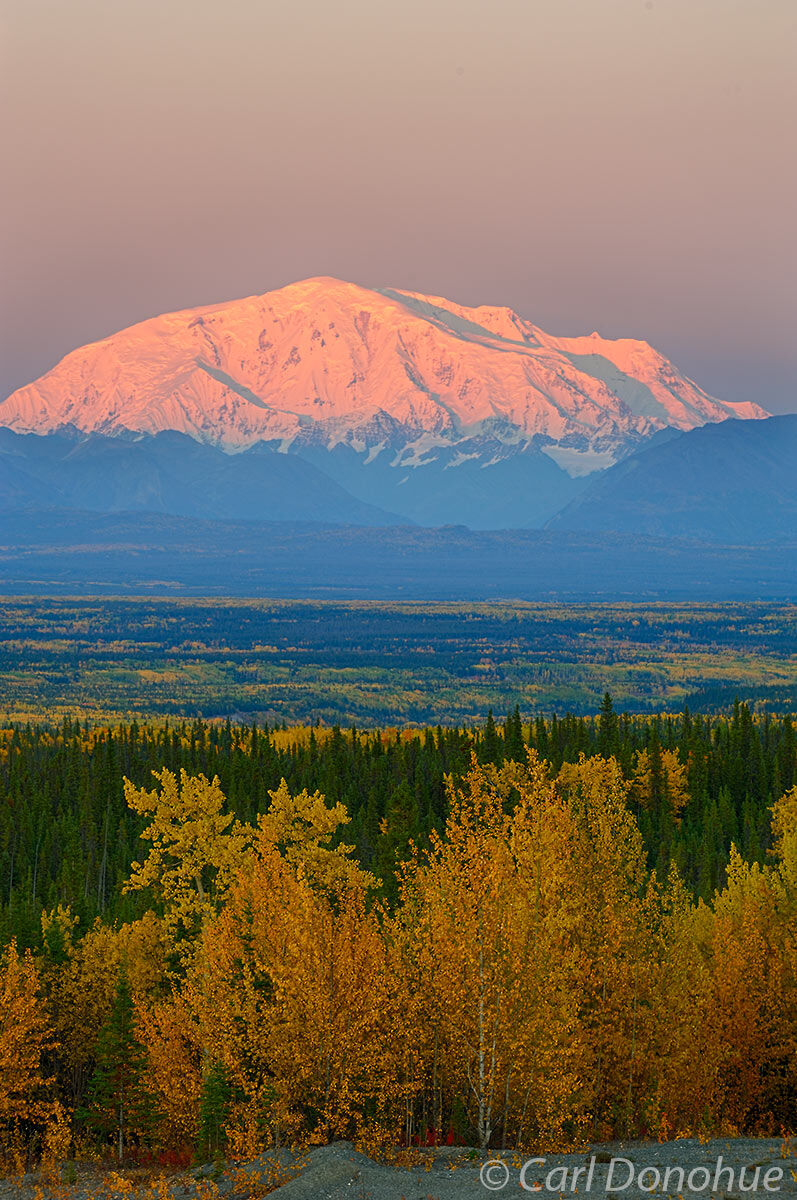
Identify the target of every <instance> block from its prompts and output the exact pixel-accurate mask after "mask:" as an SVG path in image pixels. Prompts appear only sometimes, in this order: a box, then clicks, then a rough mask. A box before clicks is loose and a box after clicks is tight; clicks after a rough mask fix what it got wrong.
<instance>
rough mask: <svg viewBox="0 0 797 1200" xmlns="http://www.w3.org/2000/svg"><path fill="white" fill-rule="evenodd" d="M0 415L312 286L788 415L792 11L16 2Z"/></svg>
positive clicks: (796, 344)
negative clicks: (153, 343)
mask: <svg viewBox="0 0 797 1200" xmlns="http://www.w3.org/2000/svg"><path fill="white" fill-rule="evenodd" d="M0 29H1V30H2V45H3V62H2V81H1V82H0V87H2V90H3V93H4V95H3V103H4V111H5V112H6V114H9V113H10V114H11V120H10V121H7V122H6V129H5V137H4V143H5V145H4V154H3V164H4V167H5V170H4V172H3V175H4V181H5V182H4V187H3V211H4V219H3V230H2V236H3V247H2V254H3V264H4V273H3V284H2V300H3V313H2V338H3V353H2V360H0V361H2V372H1V373H0V392H2V394H3V395H5V394H6V393H7V392H9V391H11V390H12V389H13V388H14V387H16V386H19V385H21V384H23V383H25V382H28V381H29V380H31V379H33V378H34V377H36V376H37V375H39V374H41V373H42V372H43V371H45V370H46V369H48V368H49V367H50V366H52V365H53V363H54V362H55V361H56V360H57V359H58V358H60V357H61V356H62V355H63V354H65V353H66V352H68V351H69V350H70V349H72V348H74V347H75V346H77V345H80V344H82V343H84V342H87V341H91V340H95V339H97V338H99V337H102V336H104V335H106V334H108V333H111V332H113V331H114V330H116V329H119V328H121V327H122V326H124V325H128V324H130V323H132V322H134V321H136V320H140V319H143V318H145V317H148V316H152V315H154V314H156V313H159V312H164V311H167V310H169V309H174V308H180V307H187V306H191V305H196V304H202V303H210V302H214V301H217V300H223V299H229V298H233V297H237V296H244V295H248V294H251V293H253V292H263V291H267V290H269V289H270V288H274V287H278V286H281V285H282V284H284V283H287V282H290V281H292V280H295V279H300V278H303V277H305V276H308V275H320V274H330V275H338V276H340V277H342V278H346V279H351V280H354V281H356V282H358V283H363V284H366V285H371V286H391V285H392V286H396V287H401V288H412V289H414V290H420V291H427V292H433V293H437V294H443V295H446V296H449V297H450V298H452V299H455V300H458V301H460V302H461V303H465V304H479V303H497V304H509V305H511V306H513V307H514V308H516V309H518V310H519V311H520V312H521V313H522V314H523V315H524V316H526V317H527V318H529V319H530V320H532V321H534V322H536V323H537V324H539V325H541V326H543V328H545V329H548V330H549V331H550V332H552V333H560V334H576V333H588V332H591V330H593V329H596V328H597V329H598V330H599V331H600V332H602V333H604V334H606V335H608V336H617V335H621V334H622V335H628V336H639V337H645V338H647V339H648V340H649V341H651V342H652V343H653V344H654V345H656V346H657V347H658V348H659V349H660V350H662V351H663V352H664V353H666V354H668V355H669V356H670V357H672V358H673V359H674V360H675V362H676V363H677V364H678V365H679V366H680V367H681V368H682V369H684V370H686V371H687V372H689V373H691V374H692V375H693V376H695V377H696V378H697V380H698V381H699V382H700V383H701V384H702V385H703V386H704V387H706V388H707V389H708V390H709V391H712V392H714V393H715V394H716V395H719V396H721V397H723V398H725V399H729V400H745V399H751V400H755V401H757V402H759V403H761V404H763V405H764V406H765V407H767V408H770V409H772V410H773V411H797V388H796V387H795V383H796V382H797V338H796V337H795V325H796V324H797V321H796V320H795V318H797V299H796V296H797V290H796V289H795V279H797V238H796V237H795V218H794V213H795V212H797V166H796V163H797V154H796V153H795V134H794V130H795V126H796V124H797V4H795V3H794V0H757V2H755V3H754V2H753V0H491V2H490V3H487V0H479V2H476V0H400V3H399V2H397V3H391V4H387V3H384V2H381V0H335V2H334V3H330V2H329V0H225V2H224V3H221V2H219V0H216V2H215V3H210V2H209V0H69V2H68V3H66V2H65V0H5V4H4V6H3V9H2V15H0Z"/></svg>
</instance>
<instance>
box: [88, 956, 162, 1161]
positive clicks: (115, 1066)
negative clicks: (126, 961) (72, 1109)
mask: <svg viewBox="0 0 797 1200" xmlns="http://www.w3.org/2000/svg"><path fill="white" fill-rule="evenodd" d="M145 1067H146V1056H145V1052H144V1047H143V1046H142V1045H141V1043H140V1042H139V1040H138V1038H137V1036H136V1030H135V1013H134V1009H133V997H132V994H131V991H130V983H129V980H128V978H127V971H126V970H125V969H124V967H123V968H122V970H121V971H120V972H119V979H118V982H117V984H116V994H115V996H114V1002H113V1008H112V1009H111V1012H110V1015H109V1017H108V1020H107V1021H106V1022H105V1024H104V1025H103V1026H102V1028H101V1029H100V1032H99V1036H98V1038H97V1051H96V1066H95V1070H94V1074H93V1076H92V1079H91V1082H90V1084H89V1090H88V1105H87V1109H86V1110H84V1111H83V1112H82V1113H81V1114H80V1115H81V1116H83V1117H84V1119H86V1121H87V1123H88V1124H89V1125H93V1126H94V1127H95V1128H96V1129H97V1130H98V1131H99V1132H100V1133H102V1134H103V1135H104V1136H106V1137H110V1136H111V1135H113V1137H114V1140H115V1142H116V1147H117V1155H118V1158H119V1162H121V1161H122V1158H123V1155H124V1146H125V1140H126V1138H129V1136H130V1134H131V1132H136V1133H146V1132H147V1131H148V1130H149V1129H150V1128H151V1126H152V1123H153V1120H154V1117H155V1113H154V1107H153V1103H152V1099H151V1097H150V1096H149V1095H148V1094H147V1091H146V1089H145V1087H144V1072H145Z"/></svg>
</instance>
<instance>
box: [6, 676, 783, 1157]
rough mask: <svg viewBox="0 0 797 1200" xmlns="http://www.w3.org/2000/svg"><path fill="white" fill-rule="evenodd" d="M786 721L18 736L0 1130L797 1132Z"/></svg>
mask: <svg viewBox="0 0 797 1200" xmlns="http://www.w3.org/2000/svg"><path fill="white" fill-rule="evenodd" d="M796 770H797V743H796V742H795V729H794V723H793V720H792V718H791V717H790V716H783V717H776V716H772V715H770V714H767V713H754V712H753V711H751V709H750V708H749V707H748V706H747V705H746V704H743V703H739V702H737V703H736V704H735V705H734V706H733V709H732V711H730V712H729V713H727V714H725V715H713V716H712V715H705V714H696V713H691V712H690V711H689V710H688V709H685V710H684V711H683V712H682V713H681V714H679V715H678V716H640V715H629V714H625V713H618V712H617V711H615V707H614V705H613V702H612V699H611V697H610V696H609V695H608V694H607V695H606V696H605V697H604V699H603V704H602V706H601V710H600V712H599V714H597V715H596V716H594V717H577V716H573V715H564V716H562V717H551V718H547V719H545V718H542V717H537V718H535V719H533V720H531V721H525V720H524V719H523V718H522V716H521V714H520V712H519V710H518V709H517V708H515V709H514V710H513V711H511V712H510V713H508V714H507V715H506V717H505V718H502V719H501V720H498V721H496V720H495V719H494V718H493V715H492V713H490V714H489V716H488V718H487V720H486V721H485V722H484V723H483V724H481V725H480V726H464V727H463V726H460V727H454V726H449V727H444V726H437V727H426V728H415V729H413V728H401V729H399V728H385V729H369V730H366V731H361V730H358V729H356V728H348V729H341V728H339V727H332V728H330V727H326V726H322V725H320V724H317V725H314V726H301V727H293V728H287V727H284V726H283V725H279V726H275V727H273V728H272V727H268V726H262V727H258V726H257V725H255V724H251V725H234V724H232V723H231V722H230V721H216V722H204V721H202V720H199V719H195V720H191V721H185V720H182V721H165V720H164V721H159V722H141V723H139V722H136V721H130V722H125V723H119V724H114V725H100V724H98V725H96V726H95V725H91V724H90V723H88V722H77V721H74V720H70V719H64V720H63V721H62V722H60V723H59V724H57V725H53V724H48V723H46V722H43V723H40V724H33V723H25V724H11V725H9V726H8V727H7V728H5V729H3V730H2V732H1V733H0V887H1V888H2V893H1V894H0V901H1V903H2V913H1V916H0V920H1V921H2V927H1V929H0V944H2V945H3V946H4V950H3V953H2V966H1V967H0V1066H2V1070H0V1147H1V1148H2V1154H3V1155H4V1157H5V1158H6V1159H9V1160H10V1159H13V1158H14V1156H15V1155H16V1156H17V1160H19V1159H20V1158H27V1159H28V1160H30V1158H31V1156H34V1157H35V1156H36V1155H45V1154H53V1155H59V1154H60V1156H61V1157H66V1156H68V1155H70V1154H71V1155H74V1154H76V1153H80V1152H86V1151H87V1149H89V1148H91V1149H92V1151H93V1152H94V1153H95V1154H96V1153H107V1154H112V1153H113V1154H116V1155H117V1156H118V1157H119V1158H120V1159H121V1158H124V1157H125V1156H127V1155H130V1154H133V1153H136V1154H141V1153H157V1154H161V1155H164V1154H171V1155H177V1156H182V1158H183V1161H188V1160H190V1159H191V1158H192V1157H196V1158H198V1159H199V1160H200V1161H207V1159H208V1158H213V1157H214V1156H218V1157H223V1158H246V1157H248V1156H250V1157H251V1156H253V1155H255V1154H256V1153H258V1152H259V1151H260V1150H262V1149H263V1148H264V1147H268V1146H275V1145H281V1144H286V1143H294V1142H303V1143H311V1144H312V1143H321V1142H326V1141H329V1140H331V1139H334V1138H337V1137H348V1138H351V1139H353V1140H355V1141H357V1143H358V1144H360V1145H363V1146H367V1147H371V1148H378V1147H380V1146H385V1145H405V1146H413V1145H414V1146H419V1145H420V1146H423V1145H434V1144H437V1143H441V1142H448V1143H455V1144H470V1145H473V1144H476V1145H480V1146H483V1147H487V1146H493V1147H502V1148H506V1147H518V1148H519V1147H525V1146H530V1145H534V1146H535V1147H537V1149H542V1148H544V1147H545V1146H553V1145H556V1146H558V1147H560V1148H561V1147H562V1146H564V1145H577V1144H579V1143H583V1142H584V1141H586V1140H592V1141H599V1140H607V1139H609V1138H615V1137H618V1138H619V1137H671V1136H676V1135H678V1134H692V1135H699V1136H708V1135H711V1134H722V1135H729V1136H730V1135H734V1134H740V1133H749V1134H780V1133H781V1132H783V1131H784V1130H789V1129H793V1128H794V1125H795V1118H797V1111H796V1110H797V1091H796V1090H795V1085H794V1080H795V1078H796V1077H797V1076H796V1075H795V1066H797V1062H796V1061H795V1056H796V1055H797V974H796V972H797V786H795V785H796V784H797V780H796V779H795V771H796Z"/></svg>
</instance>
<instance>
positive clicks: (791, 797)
mask: <svg viewBox="0 0 797 1200" xmlns="http://www.w3.org/2000/svg"><path fill="white" fill-rule="evenodd" d="M772 854H773V855H774V856H775V857H776V858H777V859H778V873H779V875H780V878H781V880H782V881H783V886H784V888H785V889H786V893H787V895H788V898H789V900H790V902H791V905H792V906H794V904H795V903H797V787H793V788H791V789H790V790H789V791H788V792H786V793H785V794H784V795H783V796H781V797H780V799H779V800H776V801H775V803H774V804H773V805H772Z"/></svg>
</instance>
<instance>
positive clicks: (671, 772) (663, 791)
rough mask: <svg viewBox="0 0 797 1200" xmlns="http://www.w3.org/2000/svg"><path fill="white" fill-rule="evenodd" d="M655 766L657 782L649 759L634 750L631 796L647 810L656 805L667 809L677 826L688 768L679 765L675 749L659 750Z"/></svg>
mask: <svg viewBox="0 0 797 1200" xmlns="http://www.w3.org/2000/svg"><path fill="white" fill-rule="evenodd" d="M659 763H660V778H659V780H658V781H657V780H656V777H655V772H654V770H653V763H652V756H651V755H650V754H649V752H648V751H647V750H640V751H638V753H637V755H636V763H635V768H634V779H633V783H632V786H631V797H632V799H633V800H634V801H636V803H638V804H640V805H641V806H642V808H646V809H648V810H652V809H653V808H655V806H656V804H657V802H659V803H662V804H663V805H664V806H665V807H666V808H668V809H669V812H670V814H671V816H672V818H673V821H674V822H675V824H676V825H680V823H681V817H682V814H683V810H684V809H685V808H686V806H687V805H688V804H689V800H690V796H689V781H688V768H687V766H686V764H685V763H682V762H681V760H680V758H679V757H678V753H677V751H676V750H661V751H659ZM657 788H658V790H659V795H658V796H657Z"/></svg>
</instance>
